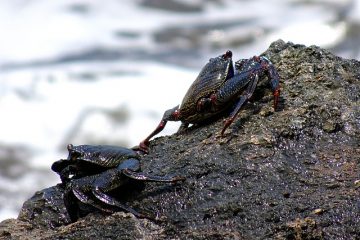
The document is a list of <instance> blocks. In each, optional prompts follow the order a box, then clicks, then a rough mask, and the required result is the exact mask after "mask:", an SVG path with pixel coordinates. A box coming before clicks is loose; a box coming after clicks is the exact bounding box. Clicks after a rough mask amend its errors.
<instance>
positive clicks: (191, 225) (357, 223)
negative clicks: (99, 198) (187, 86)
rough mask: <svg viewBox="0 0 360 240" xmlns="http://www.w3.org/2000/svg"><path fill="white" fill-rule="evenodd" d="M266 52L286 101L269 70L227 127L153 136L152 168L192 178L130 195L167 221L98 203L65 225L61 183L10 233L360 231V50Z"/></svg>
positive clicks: (7, 228)
mask: <svg viewBox="0 0 360 240" xmlns="http://www.w3.org/2000/svg"><path fill="white" fill-rule="evenodd" d="M264 55H266V56H267V57H269V58H270V59H271V61H272V62H273V63H274V64H275V66H276V68H277V70H278V72H279V74H280V76H281V89H282V93H281V104H280V107H279V109H278V111H276V112H274V111H273V109H272V95H271V92H270V91H269V90H268V86H267V83H266V81H264V82H263V83H262V84H260V85H259V86H258V88H257V90H256V92H255V96H254V97H253V99H252V102H250V103H248V104H247V105H246V106H245V108H244V109H243V110H242V111H241V113H240V114H239V116H238V118H237V119H236V121H235V122H234V124H233V125H231V126H230V128H229V129H228V130H227V134H226V137H225V138H220V137H219V132H220V131H221V129H222V126H223V119H218V120H217V121H214V122H211V123H208V124H206V125H203V126H196V127H192V128H191V129H189V131H187V132H186V133H184V134H174V135H172V136H167V137H160V138H157V139H155V140H153V141H152V142H151V146H150V154H148V155H146V156H144V157H143V160H142V166H143V167H142V168H143V171H145V172H150V173H154V174H169V173H174V174H175V173H176V174H179V175H184V176H186V177H187V180H186V181H185V182H184V183H182V184H177V185H175V186H172V185H165V186H164V185H163V184H150V183H149V184H146V186H145V188H144V189H143V191H138V192H136V193H134V194H130V195H129V196H128V197H125V198H124V199H123V201H124V202H126V204H128V205H130V206H132V207H133V208H135V209H137V210H138V211H140V212H148V213H153V214H156V215H157V216H158V217H159V220H158V221H150V220H147V219H136V218H135V217H134V216H132V215H131V214H128V213H122V212H118V213H115V214H113V215H106V214H102V213H96V212H95V213H90V214H88V215H87V216H84V217H83V218H81V219H80V220H78V221H77V222H75V223H72V224H68V225H64V224H67V223H68V221H69V218H68V216H67V215H66V210H65V209H64V208H63V205H62V203H61V201H59V199H61V194H62V189H61V187H59V186H54V187H51V188H50V189H45V190H42V191H40V192H38V193H37V194H36V195H35V196H34V197H33V198H31V199H29V200H28V201H27V202H26V203H25V204H24V207H23V209H22V211H21V213H20V215H19V218H18V219H16V220H15V219H9V220H5V221H3V222H2V223H1V224H0V238H3V239H54V238H56V239H360V168H359V163H360V101H359V100H360V62H358V61H355V60H346V59H341V58H339V57H336V56H334V55H332V54H331V53H330V52H328V51H326V50H323V49H321V48H318V47H315V46H311V47H305V46H303V45H296V44H292V43H284V42H283V41H281V40H279V41H276V42H274V43H273V44H272V45H271V46H270V48H269V49H268V50H267V51H266V52H265V53H264ZM180 100H181V99H179V101H180ZM144 134H145V135H146V133H144ZM48 191H50V192H51V194H44V192H48ZM52 199H57V200H52ZM54 204H55V206H54ZM64 211H65V212H64ZM57 217H58V218H57ZM30 222H31V223H30Z"/></svg>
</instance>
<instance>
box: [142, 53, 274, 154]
mask: <svg viewBox="0 0 360 240" xmlns="http://www.w3.org/2000/svg"><path fill="white" fill-rule="evenodd" d="M264 76H267V77H268V79H269V82H270V86H271V89H272V91H273V95H274V109H276V107H277V104H278V100H279V96H280V86H279V79H280V77H279V74H278V73H277V71H276V69H275V67H274V65H273V64H272V63H271V62H270V60H269V59H268V58H266V57H263V56H260V57H259V56H254V57H252V58H250V59H242V60H239V61H237V62H236V63H235V69H234V66H233V62H232V52H231V51H227V52H226V53H225V54H223V55H220V56H218V57H216V58H211V59H210V60H209V62H208V63H207V64H206V65H205V66H204V67H203V68H202V70H201V71H200V73H199V75H198V77H197V78H196V80H195V81H194V82H193V83H192V85H191V86H190V88H189V90H188V91H187V93H186V94H185V97H184V99H183V101H182V103H181V105H180V107H179V105H178V106H176V107H174V108H172V109H169V110H167V111H165V113H164V116H163V117H162V119H161V121H160V123H159V125H158V126H157V128H156V129H155V130H154V131H153V132H152V133H151V134H150V135H149V136H148V137H147V138H145V140H143V141H142V142H141V143H140V145H139V148H140V149H141V150H142V151H144V152H147V151H148V146H149V141H150V139H151V138H152V137H153V136H155V135H156V134H158V133H159V132H161V131H162V130H163V129H164V127H165V125H166V123H167V121H181V122H182V125H181V126H180V128H179V131H182V130H184V129H186V128H187V127H188V125H189V124H199V123H201V122H204V121H205V120H207V119H209V118H211V117H214V116H216V115H219V114H221V113H223V112H224V111H226V110H227V109H229V108H231V107H232V106H234V109H233V110H232V112H231V113H230V115H229V117H228V118H227V119H226V121H225V125H224V127H223V129H222V131H221V136H224V132H225V130H226V129H227V128H228V127H229V126H230V124H231V123H232V122H233V121H234V119H235V118H236V116H237V114H238V113H239V111H240V109H241V107H242V106H243V105H244V104H245V103H246V102H247V101H248V100H249V99H250V98H251V96H252V95H253V93H254V91H255V88H256V86H257V83H258V81H259V78H262V77H264Z"/></svg>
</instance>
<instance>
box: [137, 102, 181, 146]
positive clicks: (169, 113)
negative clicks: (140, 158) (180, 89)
mask: <svg viewBox="0 0 360 240" xmlns="http://www.w3.org/2000/svg"><path fill="white" fill-rule="evenodd" d="M178 109H179V105H177V106H176V107H174V108H171V109H168V110H166V111H165V112H164V116H163V117H162V119H161V121H160V123H159V125H158V126H157V127H156V128H155V130H154V131H153V132H152V133H150V135H149V136H148V137H147V138H145V139H144V140H143V141H142V142H141V143H140V144H139V149H140V150H141V151H143V152H145V153H147V152H148V147H149V142H150V139H151V138H152V137H153V136H155V135H156V134H158V133H159V132H161V131H162V130H163V129H164V127H165V125H166V123H167V122H168V121H177V119H178V117H179V111H178ZM135 149H136V148H135Z"/></svg>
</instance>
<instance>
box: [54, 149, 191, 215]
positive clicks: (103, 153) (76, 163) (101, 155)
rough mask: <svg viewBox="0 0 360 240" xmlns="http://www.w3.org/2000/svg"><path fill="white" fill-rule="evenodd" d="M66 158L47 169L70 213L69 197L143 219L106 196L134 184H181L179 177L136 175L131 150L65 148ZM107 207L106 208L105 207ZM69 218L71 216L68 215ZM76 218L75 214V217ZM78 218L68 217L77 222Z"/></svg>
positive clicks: (136, 163)
mask: <svg viewBox="0 0 360 240" xmlns="http://www.w3.org/2000/svg"><path fill="white" fill-rule="evenodd" d="M68 151H69V156H68V158H67V159H62V160H58V161H56V162H54V163H53V164H52V166H51V169H52V170H53V171H54V172H56V173H58V174H59V175H60V178H61V180H62V182H63V184H64V185H65V192H66V194H65V195H66V196H67V197H64V202H65V205H66V206H67V208H69V209H74V206H72V205H73V203H72V202H73V201H72V200H70V199H71V197H70V198H69V197H68V196H69V194H70V195H71V194H73V195H74V196H75V197H76V198H77V199H78V200H80V201H81V202H82V203H85V204H88V205H91V206H93V207H95V208H98V209H100V210H102V211H105V212H114V210H113V207H115V208H120V209H122V210H125V211H127V212H130V213H132V214H134V215H135V216H137V217H146V216H145V215H143V214H140V213H138V212H137V211H135V210H134V209H132V208H130V207H128V206H126V205H124V204H122V203H120V202H119V201H118V200H116V199H115V198H113V197H111V196H109V195H108V194H107V192H109V191H112V190H114V189H117V188H119V187H121V186H124V185H125V184H128V183H129V180H130V179H132V180H134V181H135V182H137V181H143V182H144V181H151V182H167V183H175V182H179V181H184V180H185V178H184V177H180V176H173V177H169V176H152V175H148V174H146V173H143V172H140V171H141V169H140V160H139V155H138V154H137V153H136V152H135V151H134V150H132V149H128V148H124V147H119V146H108V145H97V146H93V145H79V146H73V145H72V144H69V145H68ZM109 205H110V206H109ZM69 214H70V215H74V213H71V212H70V211H69ZM75 215H76V214H75ZM77 217H78V216H72V219H73V220H75V219H77Z"/></svg>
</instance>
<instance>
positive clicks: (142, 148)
mask: <svg viewBox="0 0 360 240" xmlns="http://www.w3.org/2000/svg"><path fill="white" fill-rule="evenodd" d="M132 149H133V150H134V151H138V152H141V153H144V154H148V153H149V142H148V141H142V142H141V143H140V144H139V145H138V146H135V147H132Z"/></svg>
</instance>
